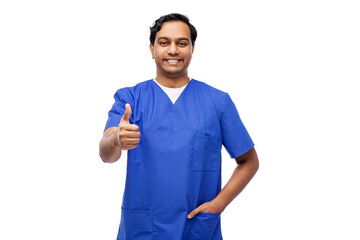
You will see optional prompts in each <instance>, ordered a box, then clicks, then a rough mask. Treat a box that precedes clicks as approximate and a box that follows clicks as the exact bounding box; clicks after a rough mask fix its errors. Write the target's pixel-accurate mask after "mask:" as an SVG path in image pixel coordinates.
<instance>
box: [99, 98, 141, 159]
mask: <svg viewBox="0 0 360 240" xmlns="http://www.w3.org/2000/svg"><path fill="white" fill-rule="evenodd" d="M130 115H131V107H130V104H126V105H125V113H124V115H123V116H122V118H121V120H120V123H119V126H118V127H109V128H108V129H106V130H105V132H104V136H103V138H102V139H101V141H100V146H99V155H100V157H101V159H102V160H103V162H106V163H113V162H116V161H117V160H119V159H120V157H121V151H122V150H128V149H132V148H136V147H137V145H138V143H139V142H140V132H139V127H138V126H137V125H135V124H130V122H129V118H130Z"/></svg>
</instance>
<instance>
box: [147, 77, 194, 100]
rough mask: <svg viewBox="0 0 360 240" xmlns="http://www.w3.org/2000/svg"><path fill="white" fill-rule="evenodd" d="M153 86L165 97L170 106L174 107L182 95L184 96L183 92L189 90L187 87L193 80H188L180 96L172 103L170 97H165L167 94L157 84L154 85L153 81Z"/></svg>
mask: <svg viewBox="0 0 360 240" xmlns="http://www.w3.org/2000/svg"><path fill="white" fill-rule="evenodd" d="M152 82H153V84H154V85H156V87H157V88H158V90H160V92H162V94H163V95H165V96H166V99H167V100H168V102H169V103H170V104H171V106H175V105H176V104H177V103H178V102H179V101H181V98H182V97H183V95H184V94H185V92H186V91H187V89H188V88H189V85H190V84H191V82H193V79H192V78H190V81H189V82H188V83H187V84H186V86H185V88H184V90H183V91H182V92H181V94H180V96H179V97H178V98H177V99H176V101H175V102H174V103H173V102H172V101H171V99H170V97H169V96H168V95H167V93H166V92H165V91H164V90H163V89H162V88H161V87H160V86H159V83H156V82H155V80H154V79H153V80H152Z"/></svg>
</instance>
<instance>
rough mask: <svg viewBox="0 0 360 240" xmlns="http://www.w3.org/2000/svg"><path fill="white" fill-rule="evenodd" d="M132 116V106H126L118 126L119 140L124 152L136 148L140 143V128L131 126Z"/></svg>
mask: <svg viewBox="0 0 360 240" xmlns="http://www.w3.org/2000/svg"><path fill="white" fill-rule="evenodd" d="M130 115H131V106H130V104H128V103H127V104H125V112H124V115H123V116H122V118H121V120H120V123H119V126H118V134H117V135H118V140H119V143H120V147H121V149H122V150H129V149H133V148H136V147H137V145H138V144H139V142H140V132H139V126H137V125H135V124H130V122H129V119H130Z"/></svg>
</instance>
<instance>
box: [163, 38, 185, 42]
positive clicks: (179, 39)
mask: <svg viewBox="0 0 360 240" xmlns="http://www.w3.org/2000/svg"><path fill="white" fill-rule="evenodd" d="M161 39H164V40H169V38H168V37H159V38H158V41H159V40H161ZM176 40H178V41H183V40H185V41H188V42H190V40H189V39H188V38H185V37H181V38H177V39H176Z"/></svg>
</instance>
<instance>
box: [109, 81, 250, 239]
mask: <svg viewBox="0 0 360 240" xmlns="http://www.w3.org/2000/svg"><path fill="white" fill-rule="evenodd" d="M114 98H115V103H114V105H113V106H112V109H111V110H110V111H109V118H108V121H107V123H106V127H105V129H107V128H108V127H116V126H118V124H119V122H120V119H121V117H122V116H123V114H124V111H125V104H126V103H129V104H130V105H131V109H132V112H131V116H130V123H132V124H136V125H138V126H139V131H140V132H141V137H140V143H139V144H138V146H137V147H136V148H134V149H131V150H128V160H127V175H126V184H125V191H124V195H123V203H122V211H121V222H120V227H119V232H118V237H117V239H118V240H120V239H121V240H123V239H124V240H125V239H126V240H145V239H156V240H185V239H186V240H195V239H196V240H220V239H222V235H221V228H220V214H218V213H199V214H198V215H196V216H195V217H194V218H192V219H190V220H189V219H187V218H186V216H187V214H188V213H190V212H191V211H192V210H194V209H195V208H196V207H198V206H199V205H201V204H203V203H205V202H209V201H211V200H213V199H214V198H215V197H216V195H217V194H218V193H219V192H220V190H221V148H222V145H224V146H225V148H226V150H227V151H228V153H229V154H230V156H231V157H232V158H235V157H237V156H240V155H242V154H243V153H246V152H247V151H249V150H250V149H252V148H253V147H254V143H253V141H252V140H251V138H250V136H249V134H248V132H247V131H246V129H245V127H244V125H243V123H242V121H241V119H240V117H239V114H238V112H237V110H236V107H235V105H234V103H233V102H232V100H231V98H230V96H229V95H228V94H227V93H225V92H222V91H220V90H218V89H215V88H213V87H211V86H209V85H207V84H205V83H203V82H200V81H197V80H194V79H192V80H191V81H190V82H189V83H188V85H187V86H186V88H185V89H184V91H183V92H182V93H181V95H180V97H179V98H178V99H177V101H176V102H175V103H174V104H173V103H172V102H171V100H170V99H169V97H168V96H167V95H166V93H165V92H164V91H163V90H162V89H161V88H160V87H159V86H158V85H157V84H156V83H155V82H154V81H153V80H148V81H144V82H141V83H139V84H137V85H136V86H134V87H128V88H122V89H119V90H118V91H117V92H116V94H115V95H114Z"/></svg>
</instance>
